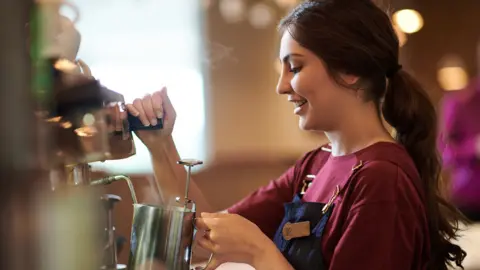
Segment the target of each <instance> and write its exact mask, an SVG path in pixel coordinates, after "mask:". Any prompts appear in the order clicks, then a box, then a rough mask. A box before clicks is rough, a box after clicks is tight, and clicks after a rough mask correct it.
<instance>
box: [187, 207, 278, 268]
mask: <svg viewBox="0 0 480 270" xmlns="http://www.w3.org/2000/svg"><path fill="white" fill-rule="evenodd" d="M196 227H197V230H198V231H197V234H203V236H202V235H199V236H198V237H196V239H197V243H198V244H199V245H200V246H201V247H202V248H204V249H206V250H208V251H210V252H212V253H213V254H214V255H213V259H212V261H211V262H210V263H209V265H208V267H207V268H206V269H208V270H212V269H216V268H217V267H218V266H220V265H221V264H222V263H225V262H235V263H246V264H249V265H252V266H255V263H256V262H258V261H259V260H263V259H264V258H263V257H264V256H265V255H266V251H268V250H271V248H272V247H273V248H274V249H276V247H275V246H274V244H273V242H272V241H271V240H270V239H269V238H268V237H267V236H266V235H265V234H263V232H262V231H261V230H260V229H259V228H258V227H257V225H255V224H254V223H252V222H250V221H249V220H247V219H245V218H243V217H241V216H239V215H237V214H226V213H214V214H210V213H202V214H201V218H197V220H196Z"/></svg>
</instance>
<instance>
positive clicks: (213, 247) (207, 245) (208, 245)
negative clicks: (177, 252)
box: [197, 237, 218, 253]
mask: <svg viewBox="0 0 480 270" xmlns="http://www.w3.org/2000/svg"><path fill="white" fill-rule="evenodd" d="M197 244H198V245H199V246H200V247H201V248H203V249H206V250H207V251H209V252H212V253H215V252H216V251H218V246H217V244H215V243H214V242H212V241H211V240H210V239H207V238H205V237H201V238H199V239H198V240H197Z"/></svg>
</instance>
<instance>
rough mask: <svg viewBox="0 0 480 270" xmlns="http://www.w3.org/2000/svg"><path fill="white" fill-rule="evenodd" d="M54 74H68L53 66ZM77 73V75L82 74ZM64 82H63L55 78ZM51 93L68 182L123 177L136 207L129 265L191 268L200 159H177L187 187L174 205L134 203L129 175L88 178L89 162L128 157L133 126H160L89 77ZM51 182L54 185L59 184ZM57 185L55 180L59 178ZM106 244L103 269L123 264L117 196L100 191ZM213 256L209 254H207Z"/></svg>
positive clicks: (133, 269) (134, 269) (147, 269)
mask: <svg viewBox="0 0 480 270" xmlns="http://www.w3.org/2000/svg"><path fill="white" fill-rule="evenodd" d="M55 72H56V73H57V76H58V78H62V76H66V74H64V73H63V72H62V71H60V70H55ZM80 78H81V77H80ZM58 85H62V82H61V81H60V82H58ZM62 89H63V91H59V92H57V93H56V94H55V105H54V106H53V108H55V109H53V110H52V111H51V113H50V115H49V117H48V118H47V119H46V121H47V122H48V123H49V124H50V125H51V126H52V129H53V130H54V131H55V137H56V138H58V146H59V150H60V151H59V152H58V156H59V157H61V160H63V161H64V165H65V175H66V179H67V181H66V182H67V183H66V184H67V186H98V185H109V184H112V183H114V182H117V181H125V182H126V183H127V185H128V188H129V190H130V193H131V199H132V203H133V207H134V214H133V222H132V233H131V246H130V256H129V262H128V269H129V270H139V269H142V270H158V269H166V270H190V262H191V257H192V243H193V238H194V235H195V232H196V231H195V226H194V220H195V215H196V208H195V202H193V201H192V200H191V199H189V196H188V194H189V185H190V175H191V169H192V167H194V166H197V165H201V164H203V162H202V161H199V160H194V159H183V160H180V161H178V164H179V165H180V166H185V167H186V168H187V179H186V182H187V183H186V190H185V193H184V196H183V198H180V197H177V199H176V201H175V203H174V205H168V204H167V205H149V204H141V203H139V202H138V200H137V197H136V194H135V190H134V187H133V184H132V182H131V180H130V179H129V178H128V177H127V176H125V175H115V176H107V177H104V178H101V179H92V178H91V171H90V166H89V163H91V162H97V161H105V160H117V159H123V158H128V157H130V156H132V155H134V154H135V146H134V143H133V139H132V134H131V132H132V131H136V130H158V129H161V128H162V126H163V122H162V119H158V123H159V124H158V125H156V126H153V127H152V126H148V127H145V126H144V125H143V124H142V123H141V122H140V120H139V119H138V118H136V117H134V116H132V115H130V114H128V113H126V117H125V118H124V119H122V118H121V117H119V116H120V115H121V113H122V112H124V110H125V109H124V100H123V96H122V95H120V94H118V93H116V92H114V91H112V90H109V89H107V88H105V87H102V86H101V85H100V84H99V82H98V81H96V80H94V79H92V78H89V79H87V80H83V79H81V80H79V82H78V81H77V83H76V84H75V85H74V86H73V87H71V88H64V87H62ZM55 184H56V183H53V184H52V189H53V190H55V189H56V188H57V187H56V185H55ZM57 184H58V183H57ZM101 201H102V204H103V206H104V210H105V212H104V213H105V243H106V244H105V246H104V250H103V255H104V256H103V263H102V266H101V267H100V268H101V269H106V270H113V269H127V266H126V265H120V264H118V263H117V257H116V256H117V252H116V241H115V226H114V224H113V212H114V211H113V210H114V205H115V204H116V203H118V202H120V201H121V198H120V197H119V196H117V195H113V194H104V195H103V196H101ZM210 259H211V257H210Z"/></svg>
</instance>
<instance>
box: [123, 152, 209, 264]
mask: <svg viewBox="0 0 480 270" xmlns="http://www.w3.org/2000/svg"><path fill="white" fill-rule="evenodd" d="M178 163H179V164H181V165H185V166H188V174H187V186H186V191H185V201H183V202H182V201H181V199H180V198H177V203H178V206H155V205H148V204H138V203H137V204H134V211H133V222H132V234H131V241H130V257H129V260H128V269H129V270H190V269H191V266H190V262H191V257H192V243H193V239H194V235H195V231H196V230H195V224H194V222H195V214H196V209H195V203H194V202H193V201H191V200H189V199H188V186H189V183H190V174H191V167H193V166H195V165H199V164H202V162H201V161H196V160H182V161H179V162H178ZM211 258H212V256H210V260H211Z"/></svg>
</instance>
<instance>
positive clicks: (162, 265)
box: [128, 204, 195, 270]
mask: <svg viewBox="0 0 480 270" xmlns="http://www.w3.org/2000/svg"><path fill="white" fill-rule="evenodd" d="M194 219H195V209H194V206H193V209H192V208H185V207H175V206H167V207H161V206H153V205H145V204H135V205H134V212H133V224H132V235H131V245H130V258H129V262H128V269H129V270H140V269H142V270H160V269H162V270H163V269H165V270H189V269H190V261H191V256H192V250H191V248H192V242H193V237H194V224H193V222H194Z"/></svg>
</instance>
